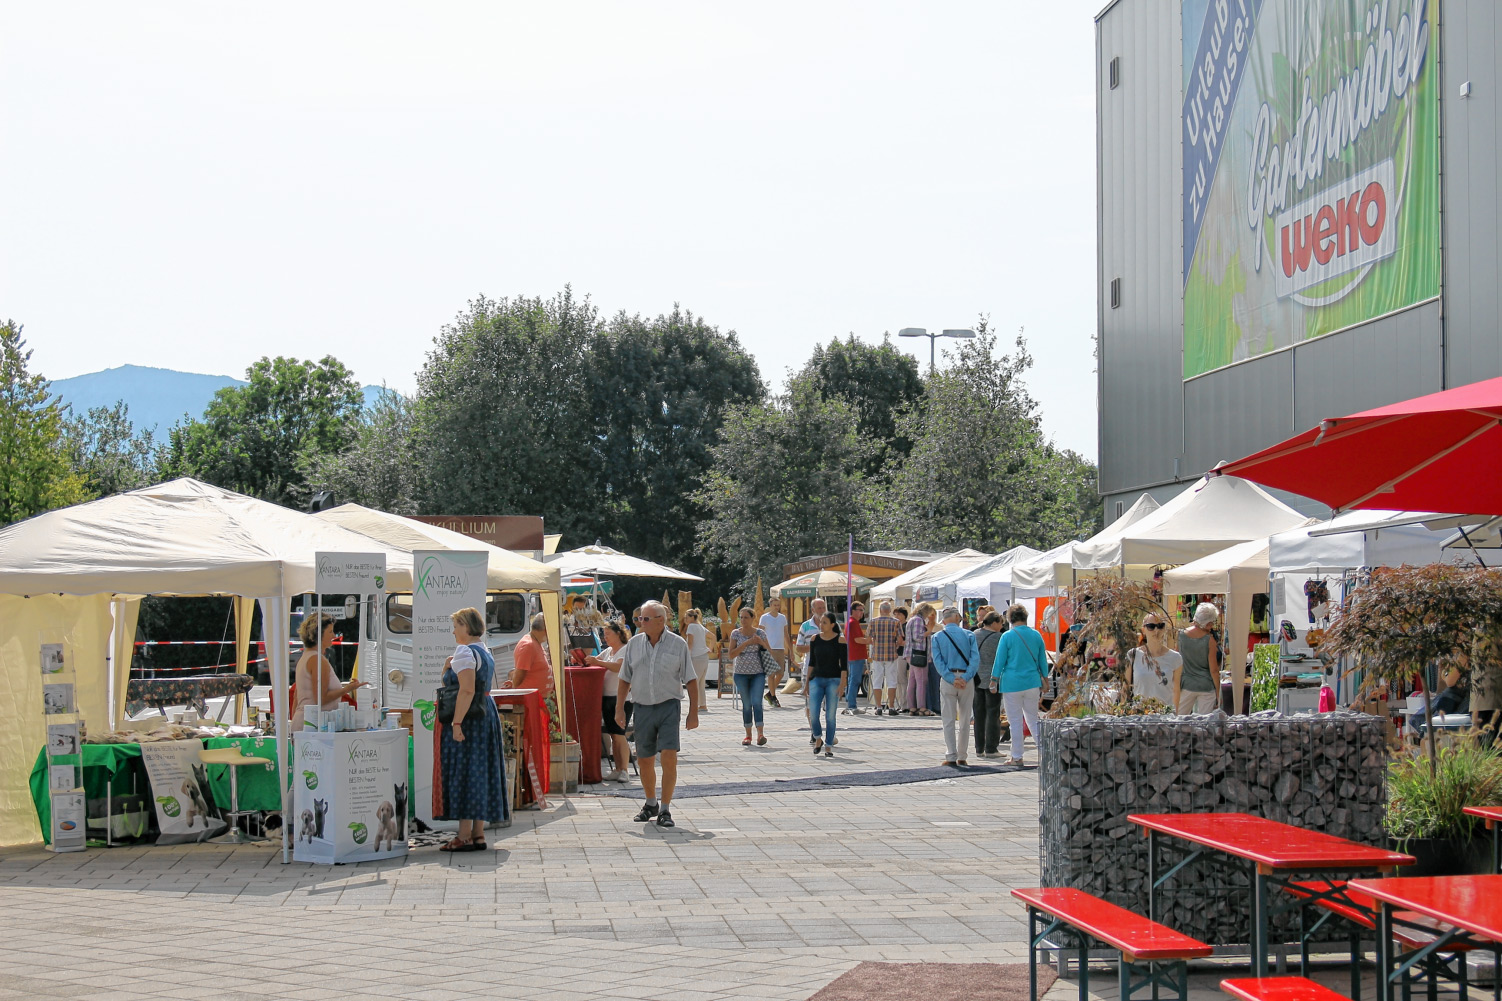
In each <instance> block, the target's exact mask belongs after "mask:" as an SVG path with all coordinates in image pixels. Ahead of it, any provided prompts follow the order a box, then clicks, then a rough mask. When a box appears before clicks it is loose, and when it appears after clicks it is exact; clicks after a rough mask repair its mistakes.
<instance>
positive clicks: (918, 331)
mask: <svg viewBox="0 0 1502 1001" xmlns="http://www.w3.org/2000/svg"><path fill="white" fill-rule="evenodd" d="M897 336H898V337H927V338H928V374H929V375H933V374H934V342H935V341H937V340H938V339H939V338H940V337H954V338H957V339H959V340H968V339H970V338H972V337H974V336H975V331H973V330H970V329H968V328H967V329H963V330H945V331H942V332H940V333H936V334H930V333H929V332H928V330H927V329H925V328H923V327H903V328H902V329H901V330H899V331H897Z"/></svg>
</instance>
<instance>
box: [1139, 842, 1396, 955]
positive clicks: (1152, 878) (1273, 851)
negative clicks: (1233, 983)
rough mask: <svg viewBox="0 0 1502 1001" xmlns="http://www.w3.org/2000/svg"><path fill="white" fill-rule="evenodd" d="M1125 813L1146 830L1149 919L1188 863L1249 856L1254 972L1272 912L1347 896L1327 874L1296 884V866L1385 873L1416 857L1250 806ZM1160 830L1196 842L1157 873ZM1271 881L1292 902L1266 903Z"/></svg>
mask: <svg viewBox="0 0 1502 1001" xmlns="http://www.w3.org/2000/svg"><path fill="white" fill-rule="evenodd" d="M1127 820H1129V821H1131V822H1132V823H1134V824H1137V825H1138V826H1140V827H1142V828H1144V829H1145V833H1146V834H1147V880H1148V891H1147V894H1148V895H1147V908H1148V917H1150V918H1152V919H1153V920H1154V921H1156V920H1157V918H1158V914H1157V911H1158V903H1157V896H1158V887H1159V886H1160V885H1162V884H1163V883H1165V882H1167V881H1168V880H1169V879H1171V878H1172V877H1173V876H1174V875H1175V874H1176V873H1178V871H1179V870H1180V869H1183V868H1184V867H1185V866H1186V865H1189V864H1190V863H1191V862H1193V861H1195V860H1196V859H1198V858H1201V857H1207V856H1210V854H1211V853H1212V852H1218V853H1220V854H1222V855H1228V856H1231V858H1232V859H1235V860H1241V861H1243V862H1245V863H1246V867H1247V872H1248V875H1249V876H1250V878H1251V887H1252V928H1251V933H1252V935H1251V937H1252V941H1251V943H1250V951H1251V959H1252V975H1253V976H1255V977H1265V976H1267V949H1268V942H1267V940H1268V927H1269V924H1270V923H1271V922H1270V919H1271V918H1272V916H1273V915H1274V914H1281V913H1283V912H1284V911H1288V910H1293V909H1295V908H1300V907H1304V906H1308V905H1309V904H1311V903H1313V902H1315V901H1317V900H1321V899H1329V900H1332V901H1336V902H1339V903H1342V904H1349V903H1350V900H1349V899H1348V898H1347V897H1346V895H1345V882H1344V881H1343V880H1337V879H1331V880H1329V881H1327V883H1326V885H1325V886H1324V887H1323V888H1319V889H1311V888H1310V887H1309V885H1308V884H1307V883H1303V884H1300V885H1298V886H1297V887H1295V885H1294V883H1293V881H1292V880H1291V879H1290V878H1289V877H1291V876H1292V875H1294V874H1295V873H1301V874H1304V875H1306V876H1307V875H1310V874H1329V875H1332V876H1333V875H1341V874H1349V873H1353V872H1381V873H1384V874H1386V873H1389V872H1391V871H1392V870H1393V869H1395V868H1396V867H1397V866H1400V865H1412V864H1413V863H1414V862H1415V861H1417V860H1416V859H1415V858H1414V857H1413V856H1412V855H1404V854H1402V853H1401V852H1391V851H1388V850H1387V849H1385V848H1373V847H1371V846H1370V845H1363V844H1360V843H1359V842H1356V841H1348V840H1346V839H1345V838H1337V837H1336V836H1335V835H1333V834H1324V833H1322V832H1320V831H1309V830H1305V829H1304V828H1302V827H1295V826H1293V825H1292V824H1284V823H1282V822H1280V821H1276V820H1268V819H1267V818H1266V817H1255V816H1253V815H1252V814H1249V813H1134V814H1131V815H1130V816H1128V817H1127ZM1159 834H1166V835H1168V836H1169V837H1172V838H1177V839H1179V840H1180V841H1188V842H1189V843H1190V844H1193V845H1196V846H1197V847H1196V848H1195V849H1194V850H1193V851H1191V852H1190V853H1189V855H1188V856H1187V857H1186V858H1184V859H1183V860H1182V861H1180V862H1179V863H1178V864H1176V865H1175V866H1174V867H1173V868H1172V869H1169V870H1168V872H1166V873H1164V874H1163V875H1162V876H1161V877H1160V876H1159V875H1158V845H1157V836H1158V835H1159ZM1211 857H1213V856H1211ZM1230 864H1232V865H1234V864H1236V863H1235V862H1231V863H1230ZM1269 887H1280V888H1284V889H1289V890H1290V891H1291V892H1292V893H1293V894H1294V898H1293V902H1292V903H1281V904H1277V905H1274V904H1272V903H1270V901H1269V899H1268V892H1267V891H1268V888H1269Z"/></svg>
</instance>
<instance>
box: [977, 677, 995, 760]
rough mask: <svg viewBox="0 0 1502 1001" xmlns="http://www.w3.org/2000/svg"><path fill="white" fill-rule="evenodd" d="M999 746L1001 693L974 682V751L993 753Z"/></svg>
mask: <svg viewBox="0 0 1502 1001" xmlns="http://www.w3.org/2000/svg"><path fill="white" fill-rule="evenodd" d="M1000 746H1001V693H1000V692H993V691H991V689H990V687H989V686H988V685H985V684H982V683H981V682H980V681H979V680H977V681H976V682H975V753H976V754H978V755H979V754H995V753H996V749H997V748H998V747H1000Z"/></svg>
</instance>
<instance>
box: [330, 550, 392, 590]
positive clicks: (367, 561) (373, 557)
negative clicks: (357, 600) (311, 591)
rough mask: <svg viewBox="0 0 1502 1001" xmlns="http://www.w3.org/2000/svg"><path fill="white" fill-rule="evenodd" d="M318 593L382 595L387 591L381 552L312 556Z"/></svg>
mask: <svg viewBox="0 0 1502 1001" xmlns="http://www.w3.org/2000/svg"><path fill="white" fill-rule="evenodd" d="M313 566H314V581H315V585H316V590H317V592H318V593H319V594H381V593H384V592H385V590H386V555H385V554H384V553H315V554H314V555H313Z"/></svg>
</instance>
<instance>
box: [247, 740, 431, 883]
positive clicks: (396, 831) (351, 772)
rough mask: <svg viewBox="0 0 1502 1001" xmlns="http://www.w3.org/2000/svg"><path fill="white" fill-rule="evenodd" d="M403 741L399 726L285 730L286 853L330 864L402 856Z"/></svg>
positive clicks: (406, 803)
mask: <svg viewBox="0 0 1502 1001" xmlns="http://www.w3.org/2000/svg"><path fill="white" fill-rule="evenodd" d="M409 743H410V740H409V737H408V733H407V731H406V730H350V731H345V732H342V733H320V732H318V731H314V730H302V731H298V732H296V733H294V734H292V763H293V769H292V770H293V775H292V816H291V817H290V818H288V821H289V824H288V829H289V830H290V831H291V832H292V837H293V842H292V857H293V858H294V859H295V860H297V861H298V862H322V863H325V864H333V863H343V862H366V861H370V860H372V859H385V858H395V857H398V856H402V855H406V854H407V816H408V812H409V810H410V803H411V797H410V792H411V789H412V781H411V779H410V777H409V773H408V772H407V746H408V744H409ZM244 770H245V771H250V770H251V769H244Z"/></svg>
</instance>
